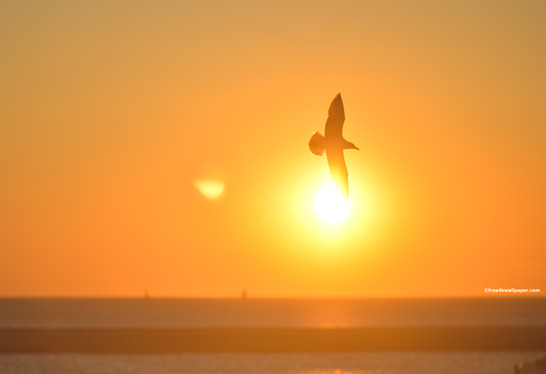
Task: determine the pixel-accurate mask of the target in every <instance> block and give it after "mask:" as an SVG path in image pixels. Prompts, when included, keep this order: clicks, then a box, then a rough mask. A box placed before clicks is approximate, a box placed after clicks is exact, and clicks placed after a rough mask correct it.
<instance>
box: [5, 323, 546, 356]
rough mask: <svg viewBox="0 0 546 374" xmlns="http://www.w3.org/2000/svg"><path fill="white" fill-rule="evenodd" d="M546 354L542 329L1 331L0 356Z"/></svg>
mask: <svg viewBox="0 0 546 374" xmlns="http://www.w3.org/2000/svg"><path fill="white" fill-rule="evenodd" d="M543 349H546V327H542V326H541V327H407V328H404V327H378V328H347V329H328V328H324V329H323V328H170V329H162V328H134V329H133V328H3V329H0V353H97V354H101V353H109V354H146V353H184V352H188V353H189V352H193V353H196V352H202V353H220V352H224V353H282V352H358V351H362V352H365V351H369V352H373V351H493V350H512V351H513V350H543Z"/></svg>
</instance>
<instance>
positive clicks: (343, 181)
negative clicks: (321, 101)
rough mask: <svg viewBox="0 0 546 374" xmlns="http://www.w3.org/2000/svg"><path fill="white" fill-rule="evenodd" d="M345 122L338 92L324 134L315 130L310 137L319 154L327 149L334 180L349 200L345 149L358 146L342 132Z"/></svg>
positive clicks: (313, 149) (315, 150)
mask: <svg viewBox="0 0 546 374" xmlns="http://www.w3.org/2000/svg"><path fill="white" fill-rule="evenodd" d="M343 122H345V111H344V110H343V101H341V94H339V93H338V94H337V96H336V97H335V98H334V100H332V103H331V104H330V108H329V109H328V119H327V120H326V129H325V130H324V136H322V134H321V133H320V132H318V131H315V132H314V133H313V135H311V138H310V139H309V150H310V151H311V153H313V154H314V155H317V156H322V154H323V153H324V151H326V158H327V159H328V167H329V168H330V176H331V177H332V181H333V182H334V184H335V185H336V187H337V188H338V189H339V190H340V191H341V192H342V193H343V196H345V199H346V200H349V173H348V172H347V165H345V158H344V157H343V150H344V149H356V150H358V148H357V147H356V146H355V145H354V144H353V143H351V142H348V141H347V140H345V139H344V138H343V135H342V134H341V132H342V130H343Z"/></svg>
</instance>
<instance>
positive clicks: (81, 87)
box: [0, 0, 546, 297]
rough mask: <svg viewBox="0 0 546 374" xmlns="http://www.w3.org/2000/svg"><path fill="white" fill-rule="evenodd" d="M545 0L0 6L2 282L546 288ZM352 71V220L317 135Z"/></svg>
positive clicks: (281, 292)
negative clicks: (321, 206) (331, 196)
mask: <svg viewBox="0 0 546 374" xmlns="http://www.w3.org/2000/svg"><path fill="white" fill-rule="evenodd" d="M545 15H546V5H545V3H544V2H541V1H530V0H529V1H522V2H513V1H502V0H501V1H496V0H495V1H493V0H491V1H461V2H454V3H453V4H439V2H437V1H432V0H431V1H416V2H411V4H410V2H406V1H401V0H400V1H379V0H377V1H341V2H336V3H333V2H331V1H302V2H297V4H293V2H292V1H275V2H269V4H268V5H259V4H257V3H256V2H254V1H247V0H237V1H234V2H220V1H203V2H194V4H190V2H176V1H157V2H144V1H142V2H141V1H135V2H133V1H131V2H111V1H90V2H72V1H49V2H39V1H36V2H4V3H2V4H0V44H1V45H2V51H1V54H2V58H1V60H0V66H1V69H0V82H1V84H0V102H1V106H0V182H1V183H0V296H31V295H33V296H76V295H79V296H132V295H142V294H143V292H144V289H145V288H148V289H149V290H150V294H151V295H152V296H153V295H157V296H204V297H209V296H222V297H223V296H237V295H239V294H240V292H241V290H243V289H246V290H247V291H248V293H249V295H250V296H265V297H270V296H271V297H278V296H279V297H293V296H340V297H344V296H351V297H353V296H354V297H397V296H402V297H423V296H484V293H483V289H484V288H485V287H492V288H496V287H504V288H510V287H515V288H542V289H543V293H544V292H546V291H544V290H546V277H545V276H544V274H546V251H545V248H546V230H545V227H546V199H545V198H544V191H546V173H545V171H546V105H545V102H546V70H545V69H544V67H545V66H546V23H545V22H544V19H545ZM338 92H341V94H342V96H343V100H344V103H345V111H346V122H345V128H344V135H345V137H346V138H347V139H348V140H350V141H352V142H354V143H355V144H356V145H357V146H358V147H359V148H360V151H347V152H346V161H347V164H348V168H349V181H350V191H351V199H352V202H353V206H352V212H351V214H350V215H349V217H348V218H347V220H346V221H344V222H343V223H341V224H338V225H333V226H332V225H328V224H326V223H323V222H322V221H320V219H319V218H318V217H317V216H316V214H315V212H314V209H313V199H314V196H315V194H316V192H317V191H318V189H319V188H320V187H322V186H323V185H324V184H325V183H326V182H328V181H329V174H328V168H327V163H326V160H325V158H324V157H323V158H318V157H316V156H313V155H311V154H310V153H309V151H308V150H307V140H308V138H309V136H310V135H311V134H312V133H313V132H314V131H315V130H320V131H323V129H324V123H325V120H326V114H327V109H328V105H329V104H330V101H331V100H332V99H333V97H334V96H335V95H336V94H337V93H338ZM203 179H212V180H217V181H221V182H222V183H224V185H225V190H224V192H223V194H222V195H221V196H220V197H219V198H217V199H214V200H210V199H207V198H206V197H204V196H203V195H201V194H200V193H199V191H198V190H197V189H196V188H195V182H196V180H203Z"/></svg>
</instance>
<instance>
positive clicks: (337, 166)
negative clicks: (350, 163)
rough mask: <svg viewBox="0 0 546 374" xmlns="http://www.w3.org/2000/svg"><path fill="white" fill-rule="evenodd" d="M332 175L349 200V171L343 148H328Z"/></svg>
mask: <svg viewBox="0 0 546 374" xmlns="http://www.w3.org/2000/svg"><path fill="white" fill-rule="evenodd" d="M326 157H327V158H328V167H329V168H330V176H331V177H332V181H333V182H334V184H335V186H336V187H337V188H338V190H340V191H341V193H342V194H343V196H345V199H346V200H349V173H348V172H347V165H345V157H343V149H338V148H333V149H327V150H326Z"/></svg>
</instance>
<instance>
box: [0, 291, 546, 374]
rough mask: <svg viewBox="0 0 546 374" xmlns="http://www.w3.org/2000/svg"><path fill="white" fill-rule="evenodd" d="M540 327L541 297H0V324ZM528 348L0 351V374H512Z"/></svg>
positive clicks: (545, 303) (544, 313)
mask: <svg viewBox="0 0 546 374" xmlns="http://www.w3.org/2000/svg"><path fill="white" fill-rule="evenodd" d="M408 326H414V327H415V326H416V327H427V326H451V327H459V326H460V327H464V326H477V327H479V326H546V298H490V299H487V298H483V299H480V298H475V299H474V298H473V299H246V300H243V299H153V298H152V299H144V298H143V299H0V328H3V329H11V328H25V329H36V328H91V329H94V328H211V327H213V328H214V327H220V328H222V327H244V328H246V327H250V328H252V327H268V328H275V327H279V328H284V327H291V328H292V327H296V328H300V327H303V328H355V327H408ZM545 355H546V347H545V350H542V351H541V350H530V351H525V350H524V351H522V350H517V351H447V352H446V351H443V352H438V351H434V352H433V351H413V352H332V353H330V352H325V353H269V354H261V353H260V354H258V353H252V354H251V353H213V354H211V353H180V354H139V355H136V354H135V355H131V354H65V353H58V354H49V353H48V354H34V353H32V354H27V353H21V354H0V373H2V374H4V373H6V374H11V373H14V374H15V373H17V374H19V373H28V374H37V373H54V374H65V373H66V374H68V373H71V374H72V373H80V374H95V373H97V374H98V373H146V374H160V373H203V374H205V373H207V374H208V373H241V374H247V373H248V374H250V373H298V374H319V373H320V374H349V373H351V374H356V373H360V374H364V373H366V374H372V373H374V374H375V373H378V374H379V373H381V374H398V373H408V374H414V373H415V374H421V373H446V374H451V373H453V374H455V373H469V374H471V373H506V374H508V373H514V365H515V364H517V365H520V366H521V364H523V362H524V361H525V360H533V359H537V358H539V357H543V356H545Z"/></svg>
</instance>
